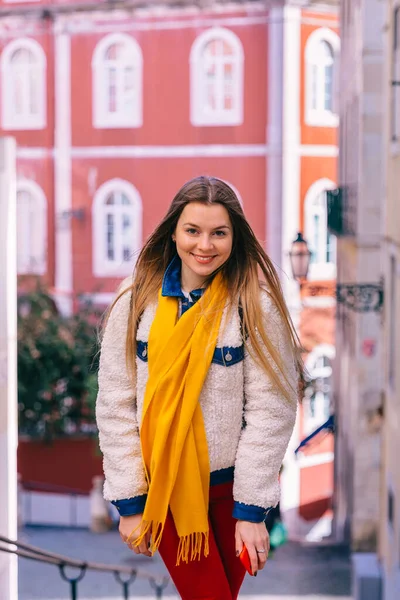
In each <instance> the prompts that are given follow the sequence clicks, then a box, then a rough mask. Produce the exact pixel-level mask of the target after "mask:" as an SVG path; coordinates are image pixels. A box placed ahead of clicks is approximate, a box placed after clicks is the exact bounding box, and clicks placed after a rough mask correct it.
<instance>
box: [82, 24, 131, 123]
mask: <svg viewBox="0 0 400 600" xmlns="http://www.w3.org/2000/svg"><path fill="white" fill-rule="evenodd" d="M142 70H143V57H142V51H141V49H140V47H139V45H138V43H137V42H136V41H135V40H134V39H133V38H132V37H130V36H129V35H125V34H120V33H117V34H111V35H108V36H106V37H105V38H103V39H102V40H101V41H100V42H99V43H98V44H97V46H96V49H95V51H94V54H93V60H92V75H93V126H94V127H97V128H101V129H103V128H110V129H113V128H121V127H140V126H141V125H142Z"/></svg>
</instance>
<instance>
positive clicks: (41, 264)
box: [17, 178, 48, 275]
mask: <svg viewBox="0 0 400 600" xmlns="http://www.w3.org/2000/svg"><path fill="white" fill-rule="evenodd" d="M19 192H27V193H28V194H29V195H30V196H31V198H32V200H33V202H34V203H35V204H36V206H35V211H34V213H35V214H34V216H33V220H32V221H30V216H31V215H30V213H28V214H27V215H26V216H25V217H24V215H22V219H24V218H28V222H27V223H26V226H27V227H29V228H31V229H32V227H33V228H35V229H36V231H33V232H31V233H32V235H33V236H35V235H36V236H39V242H40V248H39V250H38V249H36V250H37V252H38V255H37V256H35V255H34V254H32V252H30V253H29V254H30V255H29V259H28V261H27V263H26V265H21V264H18V265H17V266H18V275H25V274H28V273H31V274H35V275H44V274H45V273H46V271H47V231H48V222H47V213H48V210H47V199H46V196H45V193H44V191H43V190H42V188H41V187H40V186H39V185H38V184H37V183H36V181H33V180H31V179H25V178H21V179H18V181H17V216H18V218H20V217H21V215H20V213H19V209H18V193H19ZM37 218H39V219H40V222H39V224H38V223H37V222H36V221H34V219H37ZM18 220H19V219H18ZM18 225H20V223H17V229H18ZM28 240H29V236H28ZM20 245H21V240H19V241H18V251H17V256H18V258H19V248H20ZM30 250H32V248H30Z"/></svg>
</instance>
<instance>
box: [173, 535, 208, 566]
mask: <svg viewBox="0 0 400 600" xmlns="http://www.w3.org/2000/svg"><path fill="white" fill-rule="evenodd" d="M203 541H204V556H205V557H207V556H208V555H209V553H210V549H209V542H208V531H194V532H193V533H189V535H184V536H182V537H180V538H179V545H178V555H177V558H176V566H177V567H178V566H179V563H180V562H181V560H182V561H183V562H185V563H188V562H189V560H191V561H192V560H196V559H197V560H200V559H201V554H202V546H203ZM189 554H190V559H189Z"/></svg>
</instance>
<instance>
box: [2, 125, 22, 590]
mask: <svg viewBox="0 0 400 600" xmlns="http://www.w3.org/2000/svg"><path fill="white" fill-rule="evenodd" d="M15 163H16V160H15V139H13V138H12V137H11V136H8V137H2V138H1V139H0V290H1V301H0V423H1V426H0V481H1V485H0V505H1V510H0V532H1V535H4V536H6V537H9V538H10V539H17V536H18V530H17V522H18V496H17V446H18V425H17V423H18V394H17V385H18V382H17V379H18V377H17V271H16V267H17V263H16V253H17V243H16V237H17V236H16V229H17V227H16V220H17V219H16V203H15V198H16V164H15ZM0 573H1V575H0V597H1V598H2V599H3V598H4V599H5V600H17V598H18V561H17V557H16V556H13V555H11V554H7V553H6V552H0Z"/></svg>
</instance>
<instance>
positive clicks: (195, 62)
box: [190, 27, 244, 127]
mask: <svg viewBox="0 0 400 600" xmlns="http://www.w3.org/2000/svg"><path fill="white" fill-rule="evenodd" d="M215 39H220V40H222V41H224V42H226V43H227V44H229V45H230V46H231V47H232V49H233V63H234V76H233V81H232V87H233V99H234V100H233V103H234V108H233V109H229V110H227V109H221V110H215V111H213V112H207V111H206V110H205V103H204V92H205V86H204V81H203V58H202V55H203V51H204V49H205V47H206V46H207V44H208V43H209V42H211V41H212V40H215ZM243 77H244V52H243V46H242V42H241V41H240V39H239V38H238V36H237V35H236V34H235V33H233V31H230V30H229V29H225V28H223V27H212V28H211V29H208V30H207V31H205V32H204V33H202V34H200V35H199V36H198V37H197V38H196V40H195V41H194V42H193V45H192V48H191V51H190V121H191V123H192V125H194V126H197V127H206V126H228V125H231V126H232V125H241V124H242V123H243V95H244V87H243ZM216 85H217V86H221V83H218V81H217V83H216Z"/></svg>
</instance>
